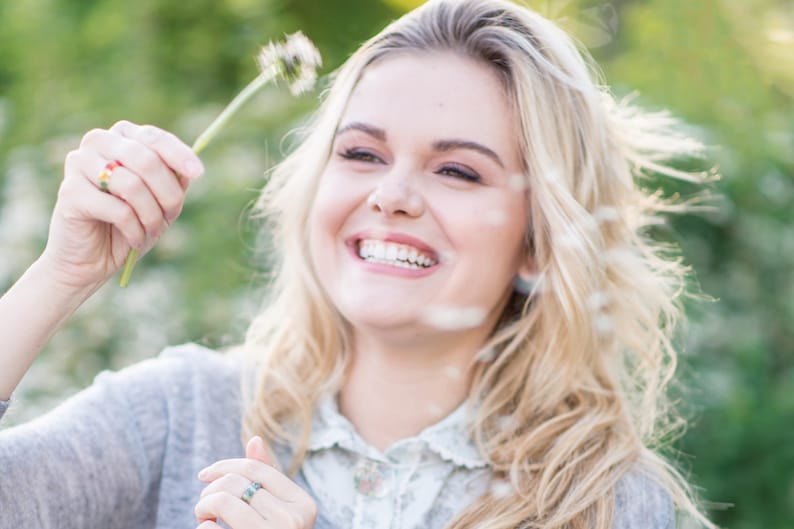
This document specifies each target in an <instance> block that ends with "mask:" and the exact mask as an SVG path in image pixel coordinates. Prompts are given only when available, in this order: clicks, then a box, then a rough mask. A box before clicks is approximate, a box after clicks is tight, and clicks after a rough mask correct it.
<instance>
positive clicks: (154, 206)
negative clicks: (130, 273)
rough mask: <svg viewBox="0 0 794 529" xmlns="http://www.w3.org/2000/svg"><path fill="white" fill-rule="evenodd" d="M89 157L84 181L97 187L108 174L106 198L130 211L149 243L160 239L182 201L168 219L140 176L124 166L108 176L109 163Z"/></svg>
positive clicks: (177, 211) (176, 213) (98, 158)
mask: <svg viewBox="0 0 794 529" xmlns="http://www.w3.org/2000/svg"><path fill="white" fill-rule="evenodd" d="M88 157H90V158H93V159H92V160H91V161H90V162H88V163H87V164H86V167H88V168H90V169H88V170H87V171H86V172H84V173H83V175H84V176H85V177H86V179H87V180H88V181H90V182H91V183H92V184H96V183H97V182H98V180H99V178H100V176H99V175H100V174H101V173H102V171H103V170H106V171H108V172H109V173H110V175H109V176H108V177H107V180H106V186H107V190H108V192H107V193H105V194H108V195H111V196H113V197H115V198H117V199H119V200H122V201H123V202H125V203H126V204H128V205H129V206H130V207H131V208H132V210H133V211H134V212H135V215H136V216H137V218H138V221H139V222H140V224H141V226H143V228H144V230H145V232H146V236H147V237H148V238H149V239H157V238H158V237H160V235H162V233H163V231H164V230H165V228H167V227H168V223H169V222H172V221H173V219H174V218H176V215H178V213H179V211H180V210H181V198H180V199H179V200H180V201H179V202H178V204H177V206H176V210H175V212H174V216H173V218H168V217H167V216H165V215H164V211H163V209H162V206H161V205H160V203H159V202H158V198H157V197H156V196H155V195H154V194H153V193H152V192H151V189H150V188H149V187H148V186H147V185H146V184H145V183H144V182H143V181H142V178H141V176H140V175H138V174H137V173H134V172H133V171H131V170H130V169H128V168H127V167H126V166H123V165H121V166H119V167H116V168H115V169H113V170H112V172H110V171H109V170H108V169H105V168H106V167H107V164H108V162H107V161H106V160H105V159H104V158H100V157H98V156H96V155H88ZM97 168H98V169H97ZM180 194H181V193H180ZM101 220H104V219H101Z"/></svg>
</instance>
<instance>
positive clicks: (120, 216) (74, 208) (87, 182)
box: [58, 151, 146, 248]
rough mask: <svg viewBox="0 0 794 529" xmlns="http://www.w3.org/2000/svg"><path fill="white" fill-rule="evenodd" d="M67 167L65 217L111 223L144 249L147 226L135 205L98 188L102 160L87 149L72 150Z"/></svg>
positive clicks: (62, 197) (63, 191)
mask: <svg viewBox="0 0 794 529" xmlns="http://www.w3.org/2000/svg"><path fill="white" fill-rule="evenodd" d="M67 166H69V167H70V170H69V171H67V176H66V178H65V179H64V182H63V184H62V185H61V187H60V189H59V191H58V199H59V201H61V202H62V203H63V204H67V205H68V206H67V207H66V208H65V211H63V214H64V216H65V217H66V220H67V221H69V220H79V219H96V220H100V221H102V222H106V223H108V224H112V225H113V226H114V227H115V228H116V229H117V230H118V231H119V232H120V233H121V234H122V236H123V237H124V238H125V239H126V240H127V242H128V243H129V245H130V246H132V247H135V248H143V246H144V244H145V237H146V229H145V227H144V225H143V224H142V223H141V221H140V218H139V215H138V213H137V212H136V211H135V209H134V208H133V206H132V205H131V204H130V203H128V202H126V201H125V200H123V199H121V198H119V197H118V196H115V195H113V194H110V193H104V192H102V191H101V190H100V189H99V187H98V185H99V184H98V178H99V173H100V172H101V171H102V167H104V163H103V160H102V159H100V158H99V157H97V156H96V155H94V154H89V153H86V152H84V151H72V152H71V153H69V156H68V160H67ZM97 168H99V169H97ZM117 170H118V169H117ZM94 172H96V175H93V173H94ZM89 174H92V176H89ZM114 174H115V172H114ZM114 185H115V182H114ZM59 209H60V208H59ZM85 236H86V237H87V236H88V234H85Z"/></svg>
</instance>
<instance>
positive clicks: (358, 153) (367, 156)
mask: <svg viewBox="0 0 794 529" xmlns="http://www.w3.org/2000/svg"><path fill="white" fill-rule="evenodd" d="M339 156H341V157H342V158H344V159H345V160H355V161H358V162H371V163H379V162H380V161H381V159H380V158H378V157H377V156H375V155H374V154H372V153H371V152H369V151H366V150H363V149H344V150H342V151H341V152H339Z"/></svg>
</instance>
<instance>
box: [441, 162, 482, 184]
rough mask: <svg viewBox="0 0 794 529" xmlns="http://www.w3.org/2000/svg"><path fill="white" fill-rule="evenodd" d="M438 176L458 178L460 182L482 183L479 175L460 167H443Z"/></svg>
mask: <svg viewBox="0 0 794 529" xmlns="http://www.w3.org/2000/svg"><path fill="white" fill-rule="evenodd" d="M438 174H442V175H446V176H452V177H454V178H460V179H461V180H466V181H467V182H474V183H478V182H481V181H482V178H480V175H478V174H477V173H475V172H474V171H472V170H471V169H468V168H465V167H461V166H459V165H445V166H443V167H442V168H441V169H439V170H438Z"/></svg>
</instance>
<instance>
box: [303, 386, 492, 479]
mask: <svg viewBox="0 0 794 529" xmlns="http://www.w3.org/2000/svg"><path fill="white" fill-rule="evenodd" d="M466 412H467V406H466V402H463V403H462V404H461V405H460V406H458V407H457V408H456V409H455V410H454V411H452V413H450V414H449V415H447V416H446V417H444V418H443V419H441V420H440V421H439V422H437V423H435V424H432V425H430V426H428V427H427V428H425V429H424V430H422V431H421V432H420V433H419V435H417V436H415V437H410V438H407V439H401V440H399V441H397V442H396V443H394V444H393V445H392V446H391V447H389V449H388V450H387V451H386V453H385V454H383V453H381V452H380V451H379V450H378V449H376V448H375V447H373V446H371V445H370V444H369V443H367V442H366V441H364V440H363V439H362V438H361V437H360V436H359V434H358V432H356V430H355V427H354V426H353V424H352V423H351V422H350V421H349V420H348V419H347V418H346V417H344V416H342V414H341V413H340V412H339V406H338V404H337V401H336V397H335V396H327V397H324V398H322V399H321V400H320V402H319V403H318V406H317V410H316V412H315V414H314V417H313V418H312V433H311V438H310V440H309V448H308V450H309V453H311V452H316V451H320V450H325V449H329V448H331V447H333V446H335V445H336V446H339V447H341V448H344V449H347V450H350V451H352V452H355V453H357V454H360V455H364V456H367V457H369V458H371V459H373V460H376V461H382V462H388V463H394V462H395V461H399V460H400V459H401V458H400V453H401V452H403V451H408V452H415V451H417V450H430V451H432V452H434V453H436V454H438V455H439V456H440V457H441V458H443V459H444V460H446V461H449V462H451V463H453V464H455V465H457V466H461V467H466V468H469V469H475V468H482V467H487V466H488V462H487V461H486V460H485V459H484V458H483V457H482V455H481V454H480V452H479V450H478V449H477V446H476V445H475V444H474V441H473V440H472V439H471V436H470V435H469V434H468V432H467V430H466V425H467V420H466V419H467V413H466Z"/></svg>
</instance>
